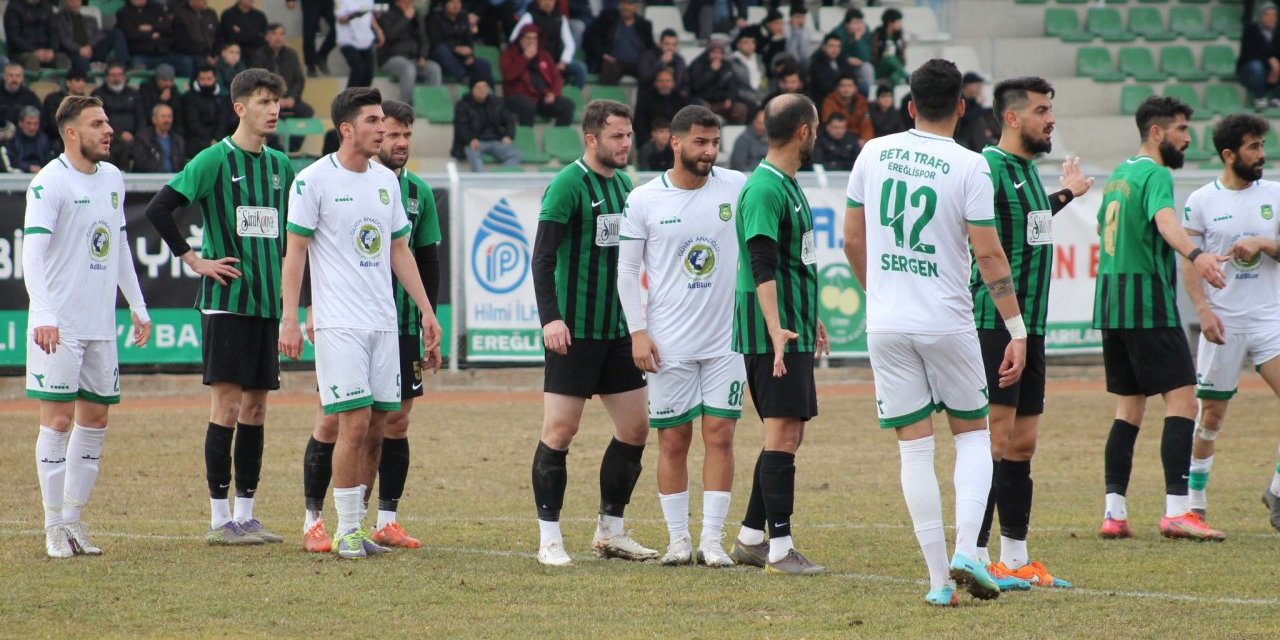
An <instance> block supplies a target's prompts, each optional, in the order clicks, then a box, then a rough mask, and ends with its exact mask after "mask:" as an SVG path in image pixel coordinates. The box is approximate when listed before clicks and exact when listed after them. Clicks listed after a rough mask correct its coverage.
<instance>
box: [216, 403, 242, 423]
mask: <svg viewBox="0 0 1280 640" xmlns="http://www.w3.org/2000/svg"><path fill="white" fill-rule="evenodd" d="M239 419H240V401H239V400H227V401H225V402H222V403H219V404H217V405H215V406H214V408H213V417H212V420H213V422H214V423H216V424H220V425H222V426H224V427H234V426H235V424H236V421H237V420H239Z"/></svg>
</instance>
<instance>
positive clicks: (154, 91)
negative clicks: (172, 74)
mask: <svg viewBox="0 0 1280 640" xmlns="http://www.w3.org/2000/svg"><path fill="white" fill-rule="evenodd" d="M138 95H139V96H141V98H142V117H143V118H144V120H143V122H151V110H152V109H154V108H155V106H156V105H158V104H167V105H169V108H170V109H173V128H174V129H176V130H178V131H181V130H182V125H181V124H180V123H181V122H182V95H181V94H180V93H179V92H178V85H176V84H175V85H173V88H171V89H169V99H167V100H164V99H161V97H160V87H158V86H156V81H155V79H154V78H150V79H148V80H146V81H144V82H143V83H142V86H140V87H138Z"/></svg>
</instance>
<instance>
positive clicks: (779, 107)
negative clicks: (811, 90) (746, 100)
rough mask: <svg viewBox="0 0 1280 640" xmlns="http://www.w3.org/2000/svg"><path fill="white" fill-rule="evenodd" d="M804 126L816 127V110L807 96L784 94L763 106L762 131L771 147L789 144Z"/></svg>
mask: <svg viewBox="0 0 1280 640" xmlns="http://www.w3.org/2000/svg"><path fill="white" fill-rule="evenodd" d="M805 125H809V128H810V129H816V128H817V126H818V109H817V107H815V106H813V101H812V100H810V99H809V97H808V96H805V95H803V94H799V93H784V94H781V95H778V96H775V97H774V98H773V99H772V100H770V101H769V102H768V103H767V104H765V105H764V130H765V134H766V135H767V136H768V137H769V146H771V147H781V146H783V145H786V144H787V143H789V142H791V141H792V140H794V139H795V137H796V134H797V133H799V131H800V128H801V127H803V126H805Z"/></svg>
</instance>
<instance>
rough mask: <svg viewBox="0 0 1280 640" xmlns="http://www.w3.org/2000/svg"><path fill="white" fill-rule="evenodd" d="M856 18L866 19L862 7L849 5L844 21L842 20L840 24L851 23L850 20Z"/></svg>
mask: <svg viewBox="0 0 1280 640" xmlns="http://www.w3.org/2000/svg"><path fill="white" fill-rule="evenodd" d="M854 18H857V19H859V20H863V19H865V16H864V15H863V13H862V9H859V8H857V7H849V10H848V11H845V12H844V21H842V22H841V23H840V24H849V21H850V20H853V19H854Z"/></svg>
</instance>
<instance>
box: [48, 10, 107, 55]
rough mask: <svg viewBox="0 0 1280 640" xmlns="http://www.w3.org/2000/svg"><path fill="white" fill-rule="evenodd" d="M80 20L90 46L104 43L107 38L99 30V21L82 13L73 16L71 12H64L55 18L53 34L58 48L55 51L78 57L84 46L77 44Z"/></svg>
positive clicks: (60, 12)
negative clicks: (78, 21)
mask: <svg viewBox="0 0 1280 640" xmlns="http://www.w3.org/2000/svg"><path fill="white" fill-rule="evenodd" d="M77 18H79V19H80V21H81V22H82V23H83V24H84V34H85V38H86V39H87V42H85V43H84V44H87V45H89V46H91V47H92V46H94V45H96V44H98V43H99V42H101V41H102V38H104V37H105V36H106V34H105V33H103V31H102V30H101V29H99V28H98V21H97V20H94V19H93V18H90V17H89V16H86V15H84V13H83V12H82V13H80V14H79V15H72V14H71V12H70V11H67V10H65V9H64V10H62V11H59V12H58V13H57V14H55V15H54V16H53V32H54V39H55V42H57V43H58V46H57V47H55V49H57V50H59V51H62V52H63V53H67V54H73V55H78V54H79V53H80V47H81V46H83V45H81V44H80V43H79V42H76V19H77Z"/></svg>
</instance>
